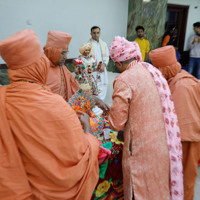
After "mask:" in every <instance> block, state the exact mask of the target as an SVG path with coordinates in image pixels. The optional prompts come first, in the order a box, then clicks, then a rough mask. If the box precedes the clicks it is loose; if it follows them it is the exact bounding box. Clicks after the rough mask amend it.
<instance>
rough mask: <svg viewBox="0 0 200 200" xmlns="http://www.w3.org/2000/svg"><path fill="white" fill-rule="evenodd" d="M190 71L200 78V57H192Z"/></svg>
mask: <svg viewBox="0 0 200 200" xmlns="http://www.w3.org/2000/svg"><path fill="white" fill-rule="evenodd" d="M195 67H196V75H195V74H194V69H195ZM188 72H189V73H190V74H192V75H194V76H195V77H196V78H197V79H200V58H192V57H190V61H189V66H188Z"/></svg>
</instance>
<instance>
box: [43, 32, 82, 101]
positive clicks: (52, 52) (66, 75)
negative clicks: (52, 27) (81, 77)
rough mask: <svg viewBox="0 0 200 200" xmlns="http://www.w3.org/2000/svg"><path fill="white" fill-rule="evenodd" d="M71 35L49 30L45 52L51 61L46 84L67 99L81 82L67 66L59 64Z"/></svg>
mask: <svg viewBox="0 0 200 200" xmlns="http://www.w3.org/2000/svg"><path fill="white" fill-rule="evenodd" d="M71 38H72V37H71V35H70V34H68V33H64V32H60V31H49V32H48V38H47V43H46V46H45V47H44V53H45V55H46V56H47V58H48V59H49V60H50V61H51V65H50V66H51V67H50V70H49V74H48V78H47V82H46V85H47V86H48V87H49V88H50V89H51V91H52V92H53V93H55V94H59V95H61V96H62V97H63V98H64V99H65V100H66V101H68V100H69V99H70V98H71V96H72V95H73V94H74V93H75V92H77V91H78V89H79V84H78V82H77V81H76V80H75V78H74V77H73V75H72V73H71V72H70V71H69V70H68V69H67V68H66V66H58V65H57V63H58V60H59V58H60V56H61V52H62V50H63V49H68V46H69V43H70V40H71Z"/></svg>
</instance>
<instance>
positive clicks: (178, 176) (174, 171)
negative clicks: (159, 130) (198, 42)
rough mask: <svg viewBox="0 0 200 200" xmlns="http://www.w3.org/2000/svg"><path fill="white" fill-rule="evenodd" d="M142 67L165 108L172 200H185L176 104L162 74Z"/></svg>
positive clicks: (154, 69)
mask: <svg viewBox="0 0 200 200" xmlns="http://www.w3.org/2000/svg"><path fill="white" fill-rule="evenodd" d="M142 65H143V66H144V67H145V68H146V69H147V70H148V71H149V73H150V74H151V75H152V77H153V79H154V81H155V84H156V87H157V89H158V92H159V95H160V97H161V103H162V107H163V116H164V121H165V129H166V137H167V145H168V150H169V159H170V195H171V198H170V199H171V200H182V199H183V167H182V145H181V138H180V129H179V126H178V119H177V115H176V113H175V108H174V102H173V100H172V96H171V92H170V89H169V86H168V84H167V81H166V79H165V78H164V77H163V76H162V74H161V72H160V71H159V70H158V69H156V68H155V67H153V66H152V65H150V64H149V63H146V62H142Z"/></svg>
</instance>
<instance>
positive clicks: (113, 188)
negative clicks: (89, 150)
mask: <svg viewBox="0 0 200 200" xmlns="http://www.w3.org/2000/svg"><path fill="white" fill-rule="evenodd" d="M108 127H110V126H109V125H108V126H107V128H108ZM102 137H103V136H100V137H99V138H98V139H99V141H100V143H101V146H103V147H105V148H107V149H110V151H111V155H110V157H109V159H108V160H107V161H106V162H105V163H103V164H101V165H100V166H99V181H98V183H97V185H96V188H95V190H94V192H93V195H92V198H91V199H92V200H97V199H98V200H110V199H118V200H123V199H124V190H123V175H122V148H123V142H121V141H119V140H118V139H117V132H114V131H112V130H111V133H110V139H107V140H105V139H104V138H102Z"/></svg>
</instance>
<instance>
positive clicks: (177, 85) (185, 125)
mask: <svg viewBox="0 0 200 200" xmlns="http://www.w3.org/2000/svg"><path fill="white" fill-rule="evenodd" d="M150 58H151V61H152V63H153V65H154V66H155V67H157V68H159V69H160V71H161V72H162V74H163V75H164V77H165V78H166V79H167V81H168V84H169V87H170V90H171V94H172V98H173V100H174V104H175V109H176V113H177V116H178V121H179V126H180V130H181V141H182V147H183V179H184V199H185V200H192V199H193V198H194V187H195V182H196V177H197V172H198V171H197V170H198V169H197V168H198V160H199V159H200V82H199V81H198V80H197V79H196V78H195V77H194V76H192V75H191V74H189V73H188V72H186V71H185V70H181V65H180V64H179V63H178V62H177V60H176V54H175V49H174V47H173V46H167V47H163V48H158V49H156V50H153V51H151V52H150Z"/></svg>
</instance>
